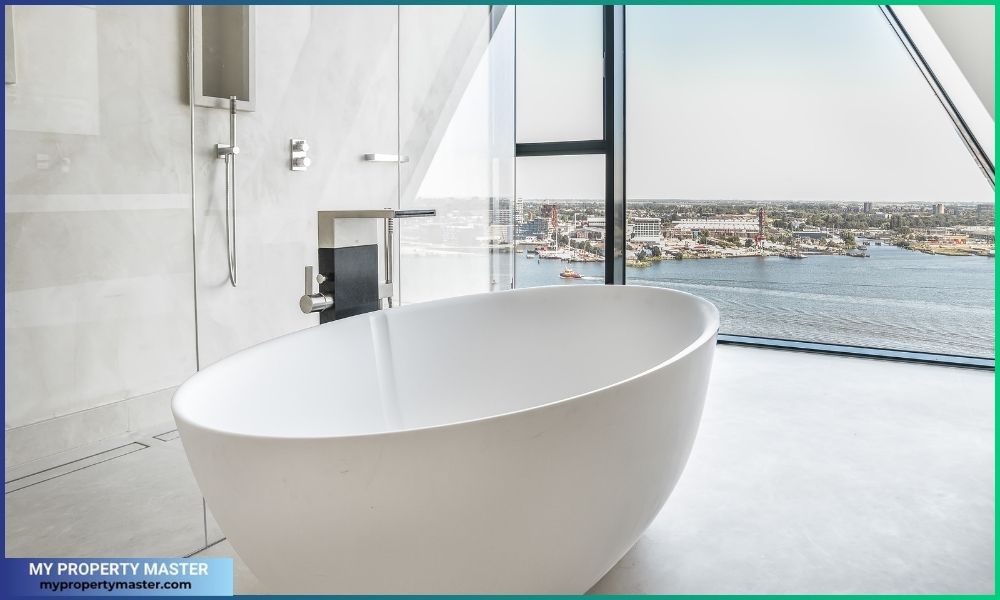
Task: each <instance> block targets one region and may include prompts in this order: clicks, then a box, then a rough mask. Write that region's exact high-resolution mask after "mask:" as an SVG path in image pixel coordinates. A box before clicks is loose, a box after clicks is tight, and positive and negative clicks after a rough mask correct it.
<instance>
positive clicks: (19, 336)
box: [4, 6, 196, 456]
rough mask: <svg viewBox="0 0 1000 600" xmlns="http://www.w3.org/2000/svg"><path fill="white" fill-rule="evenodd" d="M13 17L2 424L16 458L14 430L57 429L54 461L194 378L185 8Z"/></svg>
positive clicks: (28, 10)
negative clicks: (135, 406)
mask: <svg viewBox="0 0 1000 600" xmlns="http://www.w3.org/2000/svg"><path fill="white" fill-rule="evenodd" d="M15 20H16V22H15V32H16V35H15V39H14V46H15V49H16V54H17V57H18V69H19V70H18V78H17V83H15V84H13V85H6V86H5V97H6V101H7V104H6V112H5V118H6V132H5V133H6V135H5V151H6V157H5V159H6V160H5V167H6V178H5V193H6V203H5V234H6V238H5V248H4V249H5V253H6V259H5V277H4V285H5V289H4V291H5V304H6V313H7V319H6V328H5V350H6V352H5V366H6V369H7V378H6V385H5V396H6V402H5V421H4V423H5V428H7V431H8V437H9V439H14V440H15V441H16V440H20V441H16V442H15V446H16V447H18V448H21V450H16V452H17V453H18V454H19V455H21V456H30V455H32V454H34V453H37V452H38V451H41V450H40V449H39V448H34V449H29V447H33V446H34V445H35V443H34V442H32V441H28V438H29V437H30V435H31V431H33V429H32V428H28V427H26V426H28V425H31V424H34V423H39V422H43V421H45V420H48V419H57V420H56V421H55V422H54V423H53V424H52V425H51V428H52V430H51V431H48V436H47V437H48V438H49V439H48V440H45V441H43V442H39V443H42V444H50V445H51V444H55V445H56V446H60V448H62V449H65V448H67V447H73V446H74V445H76V444H79V443H86V442H87V441H93V440H94V439H101V437H102V436H104V435H107V434H110V433H113V432H119V431H123V430H127V428H128V419H129V414H128V413H129V411H128V409H127V408H126V407H125V406H124V405H117V404H115V403H119V402H121V401H123V400H126V399H128V398H132V397H137V396H143V395H145V394H150V393H153V392H156V391H158V390H163V389H165V388H169V387H172V386H176V385H177V384H179V383H180V382H181V381H183V380H184V379H185V378H186V377H188V376H189V375H190V374H192V373H193V372H194V370H195V367H196V364H195V329H194V297H193V296H194V274H193V265H194V260H193V247H192V213H191V183H192V180H191V166H190V156H191V155H190V152H191V150H190V133H191V113H190V107H189V106H188V103H187V61H186V55H187V9H186V8H185V7H176V6H173V7H172V6H162V7H159V6H156V7H137V6H122V7H60V6H23V7H18V10H17V11H16V13H15ZM102 406H107V407H108V408H107V409H106V410H99V411H95V412H92V413H91V412H88V411H90V410H91V409H94V408H95V407H102ZM71 415H72V416H71ZM135 416H136V417H137V418H138V417H139V416H140V415H139V413H136V414H135ZM101 418H104V419H106V420H107V422H106V423H97V421H99V420H100V419H101ZM150 418H152V417H150ZM74 421H75V423H76V424H74V425H69V424H68V423H70V422H74ZM123 422H124V424H125V425H124V427H125V429H123V428H122V426H121V424H122V423H123ZM10 428H16V429H10ZM43 429H44V428H41V429H38V430H37V431H38V432H42V430H43ZM88 432H89V433H88ZM53 434H58V436H61V437H59V439H55V440H54V439H53V437H54V436H53ZM10 450H11V447H10V446H8V451H10Z"/></svg>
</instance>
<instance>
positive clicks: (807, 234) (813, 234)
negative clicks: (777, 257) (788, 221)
mask: <svg viewBox="0 0 1000 600" xmlns="http://www.w3.org/2000/svg"><path fill="white" fill-rule="evenodd" d="M829 235H830V234H828V233H827V232H825V231H793V232H792V237H795V238H799V239H803V240H825V239H826V238H827V237H829Z"/></svg>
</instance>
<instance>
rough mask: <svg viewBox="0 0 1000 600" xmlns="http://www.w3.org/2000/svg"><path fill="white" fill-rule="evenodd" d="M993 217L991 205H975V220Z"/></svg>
mask: <svg viewBox="0 0 1000 600" xmlns="http://www.w3.org/2000/svg"><path fill="white" fill-rule="evenodd" d="M992 215H993V205H992V204H977V205H976V218H977V219H984V218H986V217H989V216H992Z"/></svg>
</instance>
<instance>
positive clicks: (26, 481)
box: [4, 442, 149, 494]
mask: <svg viewBox="0 0 1000 600" xmlns="http://www.w3.org/2000/svg"><path fill="white" fill-rule="evenodd" d="M146 448H149V446H147V445H146V444H143V443H141V442H132V443H130V444H125V445H123V446H118V447H115V448H111V449H110V450H105V451H103V452H98V453H96V454H91V455H90V456H84V457H83V458H78V459H76V460H71V461H69V462H67V463H63V464H61V465H56V466H54V467H49V468H48V469H42V470H41V471H37V472H35V473H31V474H30V475H24V476H21V477H16V478H14V479H11V480H10V481H5V482H4V494H9V493H11V492H16V491H18V490H23V489H24V488H26V487H31V486H33V485H38V484H39V483H44V482H46V481H49V480H52V479H55V478H57V477H62V476H63V475H69V474H70V473H74V472H76V471H80V470H82V469H86V468H87V467H93V466H94V465H99V464H101V463H104V462H108V461H109V460H114V459H116V458H121V457H122V456H125V455H127V454H132V453H133V452H138V451H140V450H145V449H146Z"/></svg>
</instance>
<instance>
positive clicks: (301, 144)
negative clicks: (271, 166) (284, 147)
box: [288, 138, 312, 171]
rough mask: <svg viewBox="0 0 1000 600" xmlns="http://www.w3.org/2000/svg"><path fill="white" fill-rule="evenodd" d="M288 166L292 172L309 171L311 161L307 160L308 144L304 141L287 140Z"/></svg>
mask: <svg viewBox="0 0 1000 600" xmlns="http://www.w3.org/2000/svg"><path fill="white" fill-rule="evenodd" d="M288 148H289V155H288V165H289V168H291V169H292V170H293V171H305V170H307V169H309V165H311V164H312V159H311V158H309V156H308V153H309V142H307V141H305V140H296V139H294V138H293V139H290V140H288Z"/></svg>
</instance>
